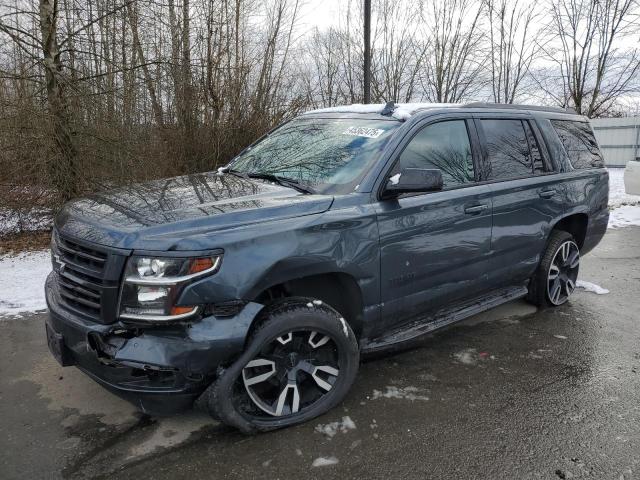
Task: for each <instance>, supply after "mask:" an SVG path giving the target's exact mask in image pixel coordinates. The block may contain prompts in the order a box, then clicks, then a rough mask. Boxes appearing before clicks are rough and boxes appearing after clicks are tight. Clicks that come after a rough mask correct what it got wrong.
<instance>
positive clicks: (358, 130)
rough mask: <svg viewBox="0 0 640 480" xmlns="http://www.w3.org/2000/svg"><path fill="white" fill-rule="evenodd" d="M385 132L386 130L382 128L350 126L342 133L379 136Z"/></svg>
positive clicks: (368, 136)
mask: <svg viewBox="0 0 640 480" xmlns="http://www.w3.org/2000/svg"><path fill="white" fill-rule="evenodd" d="M383 133H384V130H382V129H380V128H366V127H349V128H347V129H346V130H345V131H344V132H343V133H342V134H343V135H353V136H354V137H365V138H378V137H379V136H380V135H382V134H383Z"/></svg>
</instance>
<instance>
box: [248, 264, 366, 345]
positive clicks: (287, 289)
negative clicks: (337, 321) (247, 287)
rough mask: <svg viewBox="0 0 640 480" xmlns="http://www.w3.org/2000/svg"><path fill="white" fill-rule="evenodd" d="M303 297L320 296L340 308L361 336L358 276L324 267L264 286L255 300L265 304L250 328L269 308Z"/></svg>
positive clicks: (316, 298) (320, 298) (360, 295)
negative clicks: (320, 271) (321, 270)
mask: <svg viewBox="0 0 640 480" xmlns="http://www.w3.org/2000/svg"><path fill="white" fill-rule="evenodd" d="M304 299H315V300H320V301H322V302H324V303H326V304H327V305H329V306H331V307H332V308H334V309H335V310H337V311H338V312H339V313H340V314H341V315H342V316H343V317H344V319H345V321H346V322H347V323H348V324H349V326H350V327H351V329H352V330H353V331H354V333H355V334H356V337H359V336H360V334H361V333H362V325H363V313H364V301H363V294H362V290H361V288H360V285H359V284H358V281H357V280H356V278H355V277H354V276H353V275H352V274H350V273H347V272H343V271H325V272H322V273H313V274H310V275H297V276H294V277H292V278H289V279H286V280H281V281H278V282H275V283H273V284H270V285H268V286H263V288H261V289H259V290H256V291H255V292H254V301H255V302H256V303H259V304H262V305H264V307H263V309H262V311H261V313H260V314H258V315H257V316H256V318H255V319H254V321H253V324H252V326H251V329H250V330H254V329H255V328H256V327H257V326H258V324H259V323H261V318H260V317H264V315H262V314H263V313H265V312H266V311H268V309H269V308H271V307H273V306H275V305H278V304H281V303H285V302H287V301H294V302H302V301H304Z"/></svg>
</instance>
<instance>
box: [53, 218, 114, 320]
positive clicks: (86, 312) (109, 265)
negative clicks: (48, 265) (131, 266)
mask: <svg viewBox="0 0 640 480" xmlns="http://www.w3.org/2000/svg"><path fill="white" fill-rule="evenodd" d="M53 235H54V237H53V238H54V241H53V242H52V249H53V256H54V262H53V264H54V270H55V271H56V272H57V274H58V289H59V290H58V293H59V295H60V301H61V304H62V306H63V307H64V308H65V309H67V310H69V311H71V312H72V313H75V314H77V315H81V316H83V317H85V318H88V319H91V320H93V321H97V322H100V323H112V322H113V321H115V318H116V308H117V300H118V285H119V280H120V274H121V273H122V267H123V265H124V261H125V259H126V256H125V255H120V254H119V253H116V252H114V250H113V249H107V248H106V247H102V246H99V245H92V244H89V243H88V242H81V241H78V240H72V239H70V238H67V237H64V236H62V235H60V234H59V233H58V232H56V231H54V234H53Z"/></svg>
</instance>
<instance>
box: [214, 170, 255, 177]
mask: <svg viewBox="0 0 640 480" xmlns="http://www.w3.org/2000/svg"><path fill="white" fill-rule="evenodd" d="M218 172H220V173H229V174H231V175H233V176H235V177H240V178H249V177H248V175H247V174H246V173H244V172H241V171H240V170H234V169H233V168H229V167H222V168H220V169H218Z"/></svg>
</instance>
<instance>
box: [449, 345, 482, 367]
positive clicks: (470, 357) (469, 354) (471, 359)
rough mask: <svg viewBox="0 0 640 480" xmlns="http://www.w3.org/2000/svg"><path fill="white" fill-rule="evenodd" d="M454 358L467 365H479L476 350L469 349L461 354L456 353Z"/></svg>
mask: <svg viewBox="0 0 640 480" xmlns="http://www.w3.org/2000/svg"><path fill="white" fill-rule="evenodd" d="M453 358H455V359H456V360H457V361H458V362H460V363H463V364H465V365H475V364H476V363H478V352H477V351H476V349H475V348H467V349H465V350H462V351H460V352H456V353H454V354H453Z"/></svg>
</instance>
